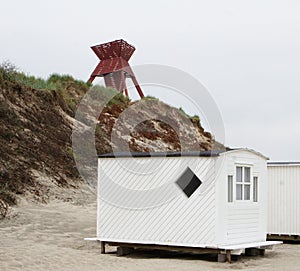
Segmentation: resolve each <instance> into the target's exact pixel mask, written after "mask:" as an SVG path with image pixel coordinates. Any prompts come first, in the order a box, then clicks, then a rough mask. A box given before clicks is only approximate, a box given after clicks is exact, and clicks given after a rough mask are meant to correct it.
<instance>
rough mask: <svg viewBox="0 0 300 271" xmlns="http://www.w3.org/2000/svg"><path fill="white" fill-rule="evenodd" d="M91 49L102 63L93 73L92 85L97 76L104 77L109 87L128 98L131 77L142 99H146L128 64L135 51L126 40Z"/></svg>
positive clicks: (90, 80)
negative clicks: (128, 81) (127, 80)
mask: <svg viewBox="0 0 300 271" xmlns="http://www.w3.org/2000/svg"><path fill="white" fill-rule="evenodd" d="M91 48H92V50H93V51H94V52H95V54H96V55H97V56H98V58H99V59H100V63H99V64H98V65H97V67H96V68H95V70H94V71H93V72H92V74H91V77H90V79H89V82H90V83H91V82H93V80H94V79H95V77H97V76H101V77H104V81H105V85H106V86H107V87H112V88H114V89H116V90H118V91H119V92H122V93H124V94H125V95H126V96H128V90H127V87H126V77H130V78H131V79H132V81H133V83H134V85H135V88H136V90H137V92H138V94H139V95H140V97H141V98H143V97H144V94H143V91H142V89H141V87H140V86H139V83H138V81H137V80H136V77H135V75H134V73H133V71H132V69H131V67H130V66H129V63H128V60H129V59H130V57H131V56H132V54H133V52H134V51H135V48H134V47H133V46H132V45H130V44H128V43H127V42H126V41H124V40H115V41H112V42H108V43H104V44H100V45H96V46H92V47H91Z"/></svg>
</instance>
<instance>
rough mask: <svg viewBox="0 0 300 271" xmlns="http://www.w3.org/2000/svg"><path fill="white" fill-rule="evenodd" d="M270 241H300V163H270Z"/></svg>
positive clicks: (268, 231) (268, 229)
mask: <svg viewBox="0 0 300 271" xmlns="http://www.w3.org/2000/svg"><path fill="white" fill-rule="evenodd" d="M267 233H268V238H269V239H280V240H300V162H269V163H268V227H267Z"/></svg>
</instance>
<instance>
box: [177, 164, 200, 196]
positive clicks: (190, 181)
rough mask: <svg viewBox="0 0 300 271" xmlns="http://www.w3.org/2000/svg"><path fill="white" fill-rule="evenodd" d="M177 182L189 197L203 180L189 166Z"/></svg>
mask: <svg viewBox="0 0 300 271" xmlns="http://www.w3.org/2000/svg"><path fill="white" fill-rule="evenodd" d="M176 184H177V185H178V186H179V187H180V188H181V190H182V191H183V192H184V194H185V195H186V196H187V197H188V198H189V197H190V196H191V195H192V194H193V193H194V192H195V191H196V190H197V188H198V187H199V186H200V185H201V184H202V182H201V180H200V179H199V178H198V177H197V176H196V175H195V173H194V172H193V171H192V170H191V169H190V168H189V167H188V168H187V169H186V170H185V171H184V172H183V173H182V175H181V176H180V177H179V179H178V180H177V181H176Z"/></svg>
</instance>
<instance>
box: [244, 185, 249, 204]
mask: <svg viewBox="0 0 300 271" xmlns="http://www.w3.org/2000/svg"><path fill="white" fill-rule="evenodd" d="M244 200H250V184H245V185H244Z"/></svg>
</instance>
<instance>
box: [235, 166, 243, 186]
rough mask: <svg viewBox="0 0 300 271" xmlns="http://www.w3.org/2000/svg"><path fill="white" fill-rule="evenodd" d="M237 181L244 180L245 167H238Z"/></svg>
mask: <svg viewBox="0 0 300 271" xmlns="http://www.w3.org/2000/svg"><path fill="white" fill-rule="evenodd" d="M236 181H237V182H239V183H240V182H242V181H243V168H242V167H236Z"/></svg>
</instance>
